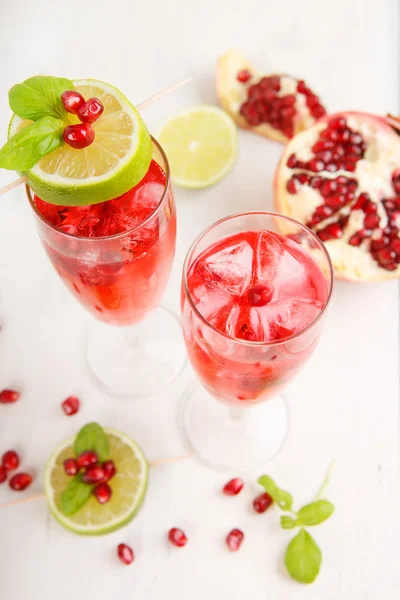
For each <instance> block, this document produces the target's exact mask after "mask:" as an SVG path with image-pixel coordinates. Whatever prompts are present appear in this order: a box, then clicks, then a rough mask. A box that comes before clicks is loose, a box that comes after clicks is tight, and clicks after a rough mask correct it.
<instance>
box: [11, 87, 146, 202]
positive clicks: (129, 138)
mask: <svg viewBox="0 0 400 600" xmlns="http://www.w3.org/2000/svg"><path fill="white" fill-rule="evenodd" d="M74 85H75V87H76V89H77V90H78V91H79V92H80V93H81V94H82V95H83V97H84V98H86V99H88V98H91V97H96V98H99V100H100V101H101V102H102V103H103V105H104V113H103V114H102V116H101V117H100V118H99V119H98V120H97V121H96V122H95V123H93V124H92V127H93V129H94V130H95V139H94V142H93V143H92V144H91V145H90V146H88V147H87V148H85V149H83V150H75V149H74V148H71V146H69V145H68V144H63V145H62V146H61V147H60V148H58V149H57V150H55V151H54V152H52V153H51V154H48V155H47V156H45V157H44V158H42V159H41V160H40V161H39V162H38V163H37V164H36V165H35V166H34V167H33V168H32V169H30V170H29V171H27V172H26V173H24V175H26V176H27V177H28V183H29V185H30V187H31V188H32V189H33V190H34V191H35V192H36V193H37V195H38V196H39V197H40V198H42V199H43V200H46V202H51V203H53V204H61V205H71V206H74V205H80V206H82V205H86V204H95V203H98V202H104V201H105V200H111V199H112V198H117V197H118V196H121V195H122V194H124V193H125V192H127V191H128V190H130V189H132V188H133V187H134V186H135V185H137V184H138V183H139V182H140V181H141V180H142V179H143V177H144V176H145V174H146V173H147V170H148V168H149V165H150V161H151V156H152V143H151V138H150V134H149V132H148V130H147V127H146V125H145V123H144V121H143V119H142V118H141V116H140V115H139V113H138V112H137V110H136V109H135V107H134V106H133V105H132V104H131V103H130V102H129V101H128V100H127V98H125V96H124V95H123V94H121V92H119V91H118V90H117V89H116V88H114V87H113V86H111V85H109V84H107V83H103V82H101V81H96V80H94V79H82V80H78V81H74ZM68 118H69V123H66V125H67V124H72V123H79V120H78V118H77V117H76V116H75V115H68ZM30 122H31V121H27V120H25V121H23V120H22V119H20V118H19V117H17V116H16V115H14V116H13V118H12V119H11V123H10V127H9V131H8V134H9V136H11V135H13V134H14V133H16V132H17V131H18V130H19V129H20V128H21V127H23V126H25V125H28V124H29V123H30Z"/></svg>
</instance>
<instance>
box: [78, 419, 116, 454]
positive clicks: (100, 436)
mask: <svg viewBox="0 0 400 600" xmlns="http://www.w3.org/2000/svg"><path fill="white" fill-rule="evenodd" d="M86 450H93V452H96V454H97V456H98V457H99V460H100V461H101V462H103V461H105V460H107V458H108V439H107V436H106V434H105V433H104V430H103V428H102V427H100V425H99V424H98V423H88V424H87V425H85V426H84V427H82V429H81V430H80V431H79V433H78V435H77V436H76V440H75V444H74V451H75V454H76V456H79V455H80V454H82V452H85V451H86Z"/></svg>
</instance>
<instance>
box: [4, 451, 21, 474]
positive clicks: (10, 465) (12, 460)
mask: <svg viewBox="0 0 400 600" xmlns="http://www.w3.org/2000/svg"><path fill="white" fill-rule="evenodd" d="M1 462H2V465H3V467H4V468H5V469H6V471H15V469H18V467H19V456H18V454H17V453H16V452H15V450H8V451H7V452H5V453H4V454H3V458H2V460H1Z"/></svg>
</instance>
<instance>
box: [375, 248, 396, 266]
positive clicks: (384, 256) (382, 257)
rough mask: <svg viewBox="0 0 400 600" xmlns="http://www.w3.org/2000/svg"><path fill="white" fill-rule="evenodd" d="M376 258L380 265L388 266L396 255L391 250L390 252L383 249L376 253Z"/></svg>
mask: <svg viewBox="0 0 400 600" xmlns="http://www.w3.org/2000/svg"><path fill="white" fill-rule="evenodd" d="M376 257H377V259H378V263H379V264H380V265H388V264H390V263H392V262H393V260H395V258H396V253H395V252H393V250H390V249H389V248H383V249H382V250H379V251H378V253H377V255H376Z"/></svg>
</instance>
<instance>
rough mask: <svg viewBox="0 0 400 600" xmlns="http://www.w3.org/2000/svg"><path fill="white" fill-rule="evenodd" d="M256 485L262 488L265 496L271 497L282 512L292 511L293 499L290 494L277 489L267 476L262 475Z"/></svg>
mask: <svg viewBox="0 0 400 600" xmlns="http://www.w3.org/2000/svg"><path fill="white" fill-rule="evenodd" d="M258 483H259V484H260V485H262V486H263V488H264V489H265V491H266V492H267V494H269V495H270V496H271V498H272V499H273V500H274V502H276V503H277V505H278V506H279V507H280V508H281V509H282V510H289V511H290V510H292V504H293V498H292V496H291V494H289V492H286V490H282V489H281V488H279V487H278V486H277V485H276V483H275V481H274V480H273V479H272V478H271V477H270V476H269V475H262V476H261V477H260V478H259V480H258Z"/></svg>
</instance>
